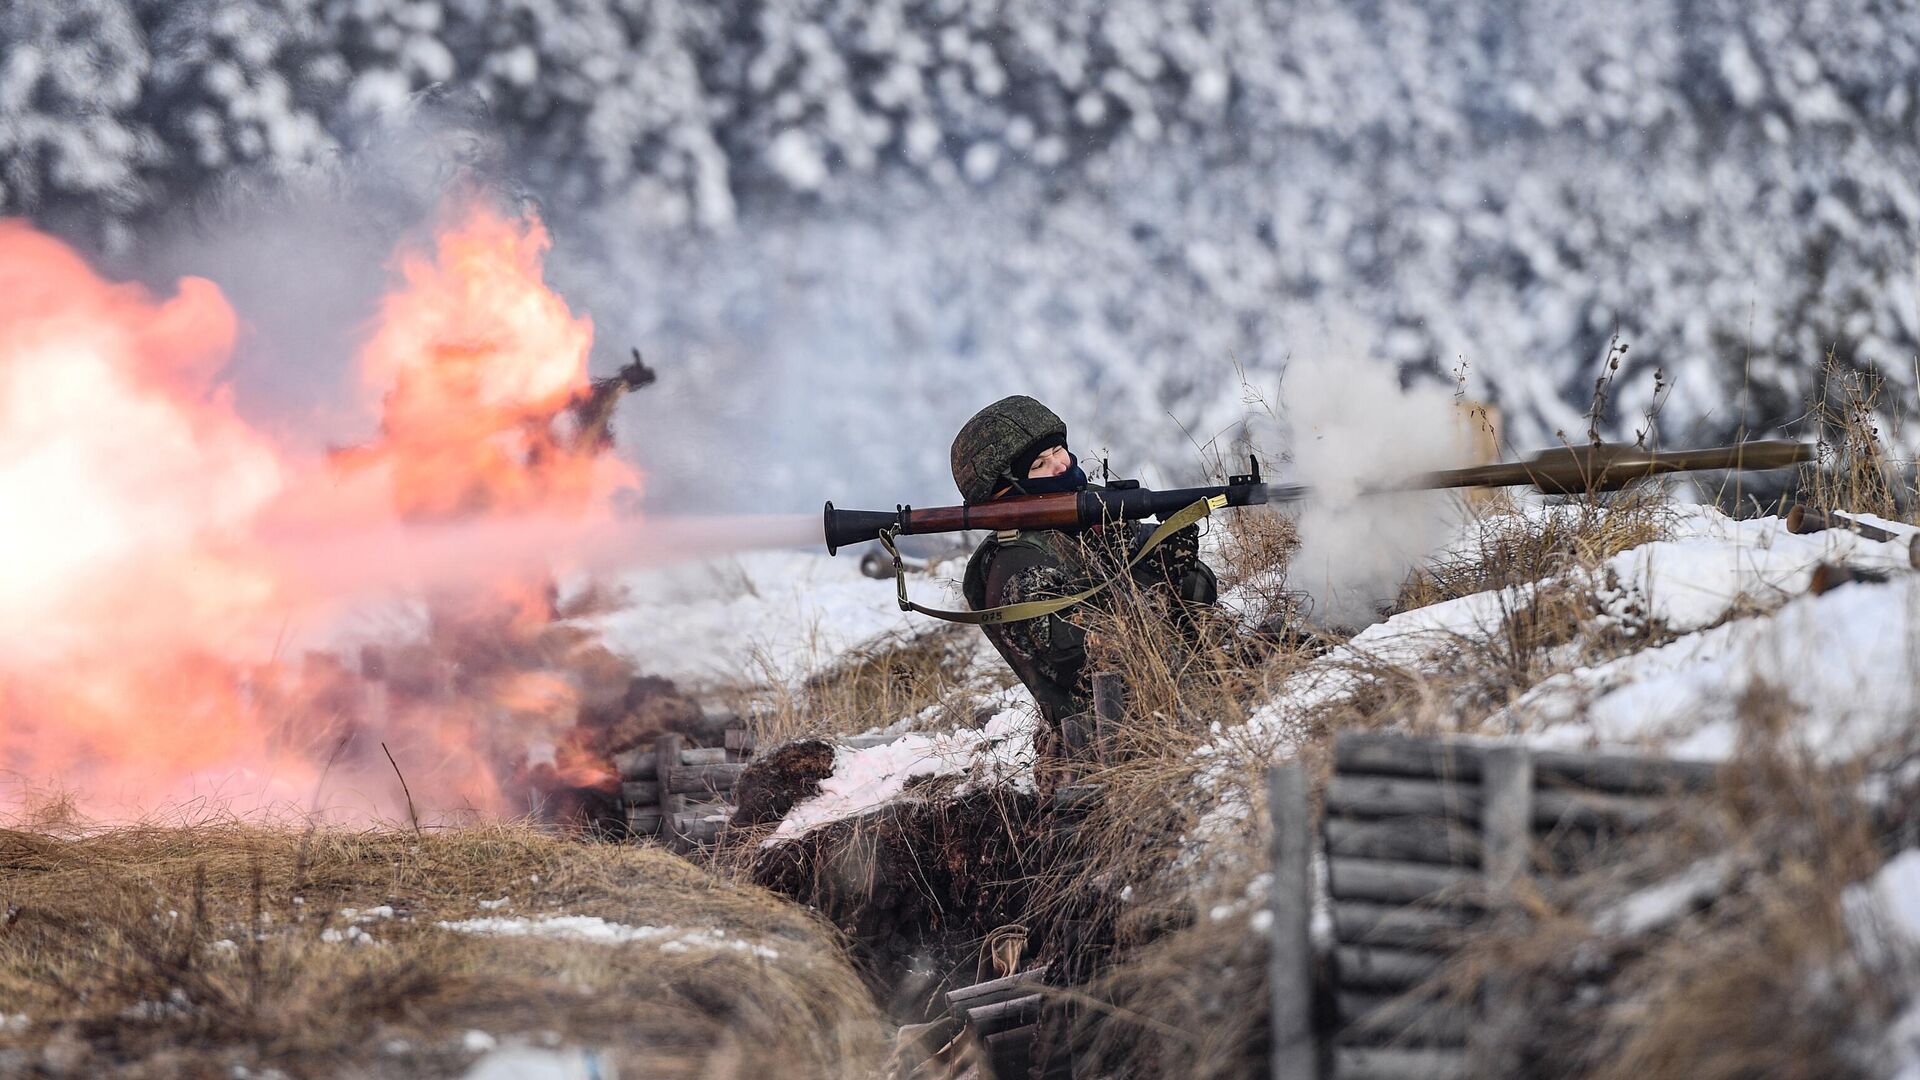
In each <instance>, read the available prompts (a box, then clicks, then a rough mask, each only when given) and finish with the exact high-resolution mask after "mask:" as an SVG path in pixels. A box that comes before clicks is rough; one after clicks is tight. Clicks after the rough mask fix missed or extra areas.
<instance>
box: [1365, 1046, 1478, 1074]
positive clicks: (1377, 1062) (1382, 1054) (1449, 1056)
mask: <svg viewBox="0 0 1920 1080" xmlns="http://www.w3.org/2000/svg"><path fill="white" fill-rule="evenodd" d="M1467 1076H1468V1072H1467V1058H1466V1055H1465V1054H1462V1053H1459V1052H1457V1051H1452V1050H1401V1049H1395V1048H1390V1047H1383V1048H1378V1049H1376V1048H1371V1047H1367V1048H1362V1047H1357V1046H1343V1047H1340V1048H1339V1049H1337V1050H1335V1051H1334V1052H1333V1080H1466V1077H1467Z"/></svg>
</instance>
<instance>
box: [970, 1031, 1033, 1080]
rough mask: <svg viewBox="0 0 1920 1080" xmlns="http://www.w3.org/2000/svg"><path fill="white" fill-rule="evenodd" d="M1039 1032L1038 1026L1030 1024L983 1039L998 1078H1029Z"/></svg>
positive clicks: (1000, 1079) (1015, 1079)
mask: <svg viewBox="0 0 1920 1080" xmlns="http://www.w3.org/2000/svg"><path fill="white" fill-rule="evenodd" d="M1039 1033H1040V1031H1039V1028H1038V1027H1035V1026H1034V1025H1031V1024H1029V1025H1028V1026H1026V1027H1019V1028H1013V1029H1012V1030H1010V1031H1002V1032H1000V1033H998V1034H995V1035H989V1036H987V1037H986V1038H985V1039H983V1040H981V1041H982V1042H984V1043H986V1046H987V1060H988V1062H989V1063H990V1067H991V1068H992V1069H993V1075H994V1077H995V1078H996V1080H1027V1074H1028V1072H1029V1070H1030V1067H1031V1064H1032V1062H1033V1045H1034V1042H1035V1041H1036V1040H1037V1037H1038V1036H1039Z"/></svg>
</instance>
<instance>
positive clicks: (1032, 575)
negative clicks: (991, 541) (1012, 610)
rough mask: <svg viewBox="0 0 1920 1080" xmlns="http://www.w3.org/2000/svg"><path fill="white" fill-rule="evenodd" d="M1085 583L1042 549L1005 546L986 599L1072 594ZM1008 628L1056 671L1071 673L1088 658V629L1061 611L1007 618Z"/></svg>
mask: <svg viewBox="0 0 1920 1080" xmlns="http://www.w3.org/2000/svg"><path fill="white" fill-rule="evenodd" d="M1084 588H1086V585H1085V584H1084V583H1082V582H1079V581H1076V580H1074V579H1073V578H1071V577H1070V576H1069V575H1067V574H1066V573H1065V572H1064V571H1062V570H1061V568H1060V567H1058V566H1056V565H1055V564H1054V563H1053V561H1052V560H1050V559H1048V558H1047V557H1046V556H1045V555H1044V554H1042V553H1041V552H1038V551H1035V550H1033V549H1031V548H1025V547H1009V548H1004V549H1002V550H1001V551H1000V552H999V553H998V554H997V555H996V556H995V557H994V560H993V569H992V571H991V572H990V573H989V574H988V575H987V599H988V602H989V604H990V605H991V606H994V607H999V606H1002V605H1005V604H1022V603H1025V602H1027V601H1028V600H1048V599H1052V598H1054V597H1059V596H1071V595H1072V594H1074V593H1076V592H1079V591H1080V590H1081V589H1084ZM1004 630H1005V632H1006V635H1007V637H1008V638H1009V639H1010V640H1011V641H1012V642H1013V643H1014V644H1015V645H1016V646H1017V647H1018V648H1019V649H1020V650H1021V651H1022V652H1024V653H1026V654H1027V655H1029V656H1032V657H1034V658H1035V659H1036V660H1039V661H1041V662H1042V663H1044V664H1045V665H1047V666H1048V667H1049V668H1051V669H1052V670H1053V671H1054V672H1055V673H1058V674H1060V675H1065V676H1068V677H1069V678H1071V677H1072V676H1073V675H1075V674H1077V673H1078V671H1079V669H1080V668H1081V666H1082V665H1084V664H1085V663H1086V659H1087V632H1086V631H1085V630H1082V629H1081V628H1080V627H1079V626H1076V625H1075V624H1074V623H1073V622H1072V620H1070V619H1067V618H1066V617H1065V616H1064V614H1062V613H1058V612H1056V613H1055V614H1052V615H1043V616H1041V617H1040V618H1038V619H1028V620H1026V621H1024V622H1017V623H1007V624H1006V625H1005V627H1004Z"/></svg>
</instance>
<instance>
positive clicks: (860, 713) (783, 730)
mask: <svg viewBox="0 0 1920 1080" xmlns="http://www.w3.org/2000/svg"><path fill="white" fill-rule="evenodd" d="M978 633H979V631H977V630H974V629H973V628H971V627H964V626H955V625H949V624H944V623H943V624H939V625H936V626H933V627H930V628H928V629H926V630H923V631H920V632H918V633H914V634H910V635H902V636H899V637H888V638H883V639H881V640H879V641H875V642H871V643H869V644H867V645H865V646H862V647H860V648H858V649H854V650H852V651H850V652H848V653H845V654H843V655H842V656H841V657H840V658H839V659H838V660H837V661H836V662H835V663H834V664H833V665H832V666H831V667H828V668H826V669H825V670H822V671H820V672H817V673H815V674H814V675H812V676H810V677H809V678H807V679H806V680H805V681H804V682H802V683H800V684H798V685H789V684H785V683H781V682H778V681H776V682H774V683H772V684H771V685H769V686H768V687H767V688H766V689H765V690H764V691H762V692H760V693H759V694H756V695H755V705H754V707H753V708H752V709H751V710H749V711H750V713H751V717H752V718H751V720H750V721H749V725H750V726H751V727H752V729H753V731H754V734H755V737H756V738H757V739H759V740H760V743H761V745H769V746H770V745H773V744H775V743H781V742H786V741H788V740H791V739H798V738H806V737H815V738H820V737H832V736H836V735H856V734H859V733H860V732H863V731H867V730H870V729H872V728H876V727H885V726H887V725H889V724H893V723H895V722H896V721H899V720H901V719H903V718H906V717H911V716H918V715H920V714H921V713H923V712H927V711H928V710H933V715H930V716H928V717H927V719H926V721H925V722H924V723H922V724H917V725H916V727H917V728H920V729H923V730H930V731H935V730H944V729H948V728H953V727H959V726H966V725H969V724H972V723H973V722H974V720H975V717H974V705H973V703H974V700H975V699H976V698H977V697H978V696H979V695H980V693H982V692H983V691H985V690H989V689H993V688H995V687H998V686H1003V685H1006V684H1007V683H1008V682H1010V681H1011V679H1012V675H1011V673H1008V672H1005V671H1004V670H1002V669H1001V668H1000V667H999V665H998V664H995V665H992V670H989V671H984V672H983V671H982V670H981V669H980V667H979V665H978V664H977V660H978V658H979V656H980V655H981V654H980V651H979V649H978V648H977V645H978V643H977V642H975V641H974V636H975V635H977V634H978Z"/></svg>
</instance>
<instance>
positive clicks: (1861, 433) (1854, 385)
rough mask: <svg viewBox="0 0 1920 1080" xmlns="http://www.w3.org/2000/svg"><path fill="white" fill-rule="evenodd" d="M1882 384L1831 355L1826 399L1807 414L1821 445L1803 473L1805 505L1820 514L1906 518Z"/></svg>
mask: <svg viewBox="0 0 1920 1080" xmlns="http://www.w3.org/2000/svg"><path fill="white" fill-rule="evenodd" d="M1882 385H1883V384H1882V380H1881V379H1880V377H1879V376H1877V375H1873V374H1870V373H1867V372H1862V371H1856V370H1849V369H1843V368H1842V367H1841V366H1840V364H1839V362H1838V361H1837V359H1836V358H1835V356H1834V354H1833V353H1831V352H1829V353H1828V354H1827V359H1826V366H1825V369H1824V372H1823V377H1822V379H1821V381H1820V396H1819V397H1817V398H1816V399H1814V400H1813V401H1812V402H1810V403H1809V406H1808V413H1807V418H1808V419H1809V420H1810V421H1811V422H1812V425H1813V428H1814V431H1815V433H1816V434H1817V435H1818V437H1819V440H1820V457H1819V459H1818V460H1816V461H1813V462H1810V463H1808V464H1806V465H1803V466H1801V472H1800V491H1801V494H1802V498H1803V501H1805V502H1807V503H1810V504H1811V505H1812V506H1814V507H1815V508H1816V509H1820V510H1837V511H1840V512H1841V513H1855V514H1862V513H1864V514H1877V515H1879V516H1880V517H1883V518H1888V519H1891V520H1899V519H1900V497H1901V496H1902V495H1903V494H1906V493H1905V492H1903V491H1902V487H1903V484H1902V482H1901V479H1900V469H1899V464H1898V463H1897V462H1895V461H1894V459H1893V456H1892V455H1891V454H1890V453H1889V452H1888V450H1887V446H1886V442H1885V441H1884V439H1883V438H1882V436H1881V430H1880V426H1881V423H1882V419H1881V418H1882V416H1883V415H1884V413H1885V410H1884V409H1883V407H1882V405H1881V403H1880V394H1881V390H1882Z"/></svg>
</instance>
